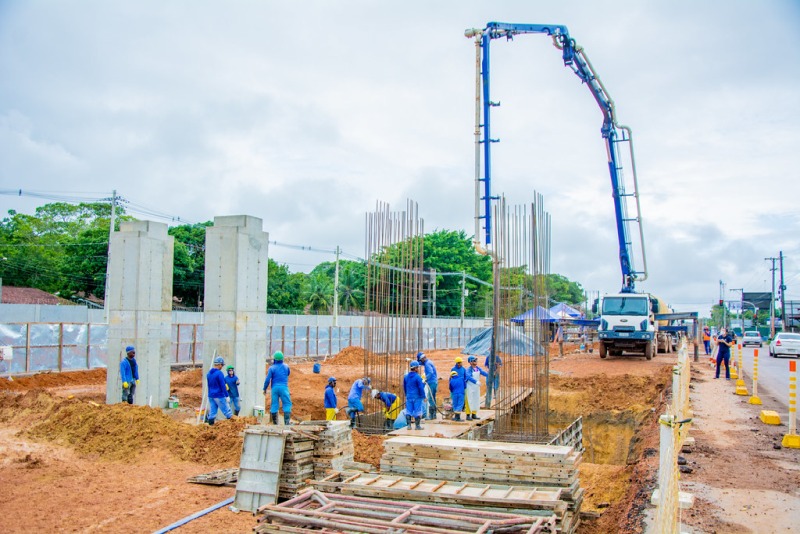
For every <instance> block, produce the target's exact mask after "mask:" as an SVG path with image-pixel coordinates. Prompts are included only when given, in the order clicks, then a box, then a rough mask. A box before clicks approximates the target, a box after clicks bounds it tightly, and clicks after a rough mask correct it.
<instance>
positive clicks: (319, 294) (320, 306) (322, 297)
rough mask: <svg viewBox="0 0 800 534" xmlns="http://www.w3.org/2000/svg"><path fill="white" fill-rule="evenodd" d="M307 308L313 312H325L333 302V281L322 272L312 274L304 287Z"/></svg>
mask: <svg viewBox="0 0 800 534" xmlns="http://www.w3.org/2000/svg"><path fill="white" fill-rule="evenodd" d="M306 302H307V303H308V308H309V309H310V310H311V311H315V312H321V311H322V312H327V311H330V309H331V302H333V283H332V282H331V280H330V278H328V277H327V276H325V275H323V274H317V275H314V276H312V277H311V278H310V279H309V281H308V286H307V288H306Z"/></svg>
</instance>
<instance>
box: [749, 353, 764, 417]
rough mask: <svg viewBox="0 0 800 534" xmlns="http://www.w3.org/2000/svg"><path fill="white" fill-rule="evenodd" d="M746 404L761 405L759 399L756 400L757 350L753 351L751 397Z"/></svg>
mask: <svg viewBox="0 0 800 534" xmlns="http://www.w3.org/2000/svg"><path fill="white" fill-rule="evenodd" d="M747 402H749V403H750V404H761V399H759V398H758V349H753V396H752V397H750V400H748V401H747Z"/></svg>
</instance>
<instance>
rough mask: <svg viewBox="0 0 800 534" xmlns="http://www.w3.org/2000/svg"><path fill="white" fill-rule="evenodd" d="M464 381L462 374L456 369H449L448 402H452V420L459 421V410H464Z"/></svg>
mask: <svg viewBox="0 0 800 534" xmlns="http://www.w3.org/2000/svg"><path fill="white" fill-rule="evenodd" d="M465 390H466V383H465V381H464V377H463V376H459V375H458V372H457V371H450V402H452V403H453V414H454V415H453V420H455V421H461V412H463V411H464V391H465Z"/></svg>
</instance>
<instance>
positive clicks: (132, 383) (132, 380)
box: [119, 345, 139, 404]
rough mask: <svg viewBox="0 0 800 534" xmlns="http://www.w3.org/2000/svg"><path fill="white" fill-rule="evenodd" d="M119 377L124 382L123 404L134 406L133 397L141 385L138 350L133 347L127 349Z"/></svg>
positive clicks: (121, 362)
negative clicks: (137, 360)
mask: <svg viewBox="0 0 800 534" xmlns="http://www.w3.org/2000/svg"><path fill="white" fill-rule="evenodd" d="M119 377H120V379H121V380H122V402H127V403H128V404H133V396H134V394H135V393H136V386H137V385H138V384H139V364H137V363H136V349H135V348H134V347H133V345H128V346H127V347H125V357H124V358H122V361H120V362H119Z"/></svg>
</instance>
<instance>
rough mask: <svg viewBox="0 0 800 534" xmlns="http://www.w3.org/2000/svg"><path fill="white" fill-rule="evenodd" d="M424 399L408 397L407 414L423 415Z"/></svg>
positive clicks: (412, 415) (413, 415)
mask: <svg viewBox="0 0 800 534" xmlns="http://www.w3.org/2000/svg"><path fill="white" fill-rule="evenodd" d="M422 401H423V399H409V398H408V397H406V416H409V415H410V416H411V417H422Z"/></svg>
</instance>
